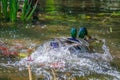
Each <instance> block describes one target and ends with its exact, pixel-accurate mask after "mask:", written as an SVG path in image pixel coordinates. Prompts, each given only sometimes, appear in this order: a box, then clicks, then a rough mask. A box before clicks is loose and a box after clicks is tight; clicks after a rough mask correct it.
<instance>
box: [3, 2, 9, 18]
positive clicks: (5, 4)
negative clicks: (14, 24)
mask: <svg viewBox="0 0 120 80" xmlns="http://www.w3.org/2000/svg"><path fill="white" fill-rule="evenodd" d="M1 1H2V13H3V14H4V17H5V18H6V19H8V17H9V16H8V10H7V8H8V0H1Z"/></svg>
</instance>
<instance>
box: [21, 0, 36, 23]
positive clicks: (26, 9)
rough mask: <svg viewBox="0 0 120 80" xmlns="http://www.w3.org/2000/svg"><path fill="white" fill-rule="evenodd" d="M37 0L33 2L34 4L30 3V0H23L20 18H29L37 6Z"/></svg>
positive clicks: (26, 19)
mask: <svg viewBox="0 0 120 80" xmlns="http://www.w3.org/2000/svg"><path fill="white" fill-rule="evenodd" d="M37 3H38V0H37V1H36V2H35V4H34V5H32V4H33V3H32V0H31V2H29V0H25V1H24V4H23V9H22V16H21V19H22V20H24V21H28V20H30V18H31V16H32V15H33V12H34V11H35V9H36V7H37Z"/></svg>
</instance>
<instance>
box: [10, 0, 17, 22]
mask: <svg viewBox="0 0 120 80" xmlns="http://www.w3.org/2000/svg"><path fill="white" fill-rule="evenodd" d="M9 1H10V5H9V6H10V20H11V21H12V22H13V21H16V19H17V11H18V0H9Z"/></svg>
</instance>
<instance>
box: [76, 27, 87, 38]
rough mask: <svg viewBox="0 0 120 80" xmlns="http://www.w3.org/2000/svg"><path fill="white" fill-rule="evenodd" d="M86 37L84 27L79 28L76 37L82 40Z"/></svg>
mask: <svg viewBox="0 0 120 80" xmlns="http://www.w3.org/2000/svg"><path fill="white" fill-rule="evenodd" d="M86 35H88V31H87V29H86V28H85V27H81V28H80V30H79V32H78V37H79V38H84V37H85V36H86Z"/></svg>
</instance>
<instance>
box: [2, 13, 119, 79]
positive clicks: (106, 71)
mask: <svg viewBox="0 0 120 80" xmlns="http://www.w3.org/2000/svg"><path fill="white" fill-rule="evenodd" d="M77 17H78V16H77ZM81 17H82V19H81V20H79V19H76V17H67V18H70V20H66V19H64V20H62V21H60V20H59V19H56V20H55V21H51V20H48V21H47V22H44V20H42V18H41V20H42V21H43V23H41V24H39V25H38V24H37V25H31V24H27V25H22V26H23V27H24V28H19V27H20V26H21V25H18V26H17V27H14V26H12V25H9V26H12V28H6V29H4V28H1V31H0V34H1V35H0V36H1V39H2V40H3V41H8V43H10V42H12V43H13V42H14V40H21V39H22V40H23V44H24V45H27V46H28V47H29V46H30V45H28V44H32V43H33V44H34V43H35V41H37V42H38V43H37V44H36V45H35V46H36V48H35V50H34V51H33V52H32V53H31V60H27V59H28V57H26V58H21V59H20V60H17V61H15V62H14V63H13V62H9V61H8V63H7V64H4V63H3V62H1V63H0V64H1V67H6V68H9V67H10V66H12V67H17V68H16V69H17V70H18V72H16V73H17V74H19V72H20V71H24V70H25V69H26V67H27V65H28V64H29V65H30V66H31V70H32V72H33V73H34V74H35V76H36V77H37V78H40V75H41V74H42V76H45V78H46V80H49V79H50V80H52V79H53V78H58V79H59V80H62V79H63V80H67V79H68V78H70V79H74V78H75V77H78V76H79V77H80V78H81V77H86V78H85V80H87V79H89V80H91V79H99V80H102V79H103V80H104V79H105V80H110V79H111V80H114V79H115V80H119V79H120V72H119V69H120V66H119V61H118V60H119V56H120V55H119V53H120V40H119V39H120V37H119V34H120V27H119V24H120V23H119V20H120V19H119V18H117V17H110V18H109V19H106V17H99V16H97V17H96V16H93V15H91V16H90V18H88V19H84V17H89V15H83V14H82V16H81ZM108 17H109V16H108ZM56 18H57V17H56ZM102 21H103V22H102ZM3 25H4V24H2V26H3ZM7 26H8V25H7ZM81 26H85V27H87V28H88V31H89V34H90V35H91V36H92V37H95V38H97V39H100V40H102V41H104V42H102V43H99V42H98V43H92V44H91V45H92V46H93V47H94V48H95V52H94V53H81V54H80V55H79V56H76V55H74V54H70V52H69V51H68V50H67V49H62V48H60V50H51V51H47V50H46V47H47V46H48V45H46V46H44V47H41V46H40V44H41V43H44V42H47V41H49V40H50V38H53V37H56V36H59V37H61V36H69V35H70V32H69V31H70V28H71V27H75V28H77V29H79V28H80V27H81ZM13 27H14V29H13ZM32 59H34V60H32ZM111 63H112V64H113V65H112V64H111ZM25 73H26V74H27V72H25ZM20 74H23V73H20ZM54 74H55V76H54ZM3 75H5V74H4V73H3ZM27 75H28V74H27ZM98 75H99V76H101V77H98Z"/></svg>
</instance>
